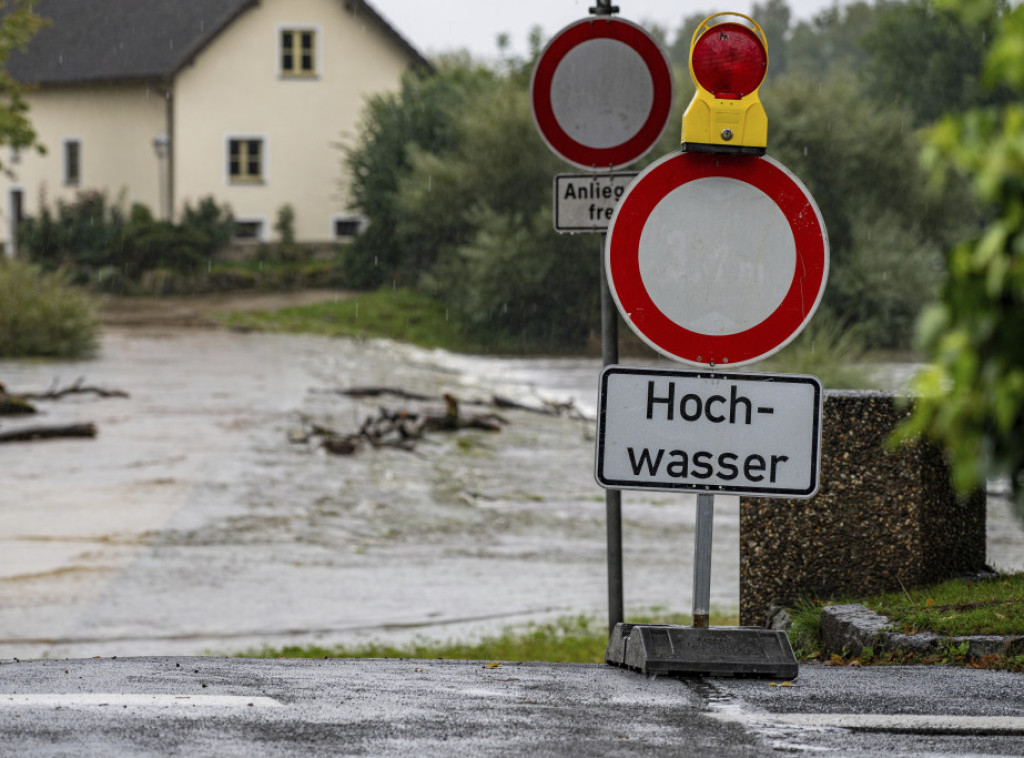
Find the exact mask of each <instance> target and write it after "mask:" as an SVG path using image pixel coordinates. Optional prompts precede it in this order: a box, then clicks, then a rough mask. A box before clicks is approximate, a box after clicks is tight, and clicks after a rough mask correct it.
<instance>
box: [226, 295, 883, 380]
mask: <svg viewBox="0 0 1024 758" xmlns="http://www.w3.org/2000/svg"><path fill="white" fill-rule="evenodd" d="M219 320H220V321H221V322H222V323H223V324H225V325H227V326H230V327H233V328H238V329H251V330H254V331H272V332H290V333H309V334H324V335H328V336H344V337H356V338H362V339H366V338H386V339H393V340H397V341H399V342H409V343H412V344H414V345H419V346H420V347H426V348H444V349H446V350H451V351H453V352H470V353H491V354H495V353H497V354H517V353H524V352H525V353H529V352H541V353H544V352H550V346H547V345H533V344H530V343H529V342H526V343H524V342H523V341H522V340H516V339H512V338H510V337H508V336H501V335H493V336H491V337H489V338H488V339H486V340H483V339H480V338H473V337H472V336H471V335H470V334H469V333H468V332H467V330H466V329H465V328H464V326H463V325H462V322H461V321H460V320H459V318H458V316H457V315H456V314H454V313H451V312H449V310H448V309H447V308H445V307H444V306H443V305H442V304H440V303H438V302H437V301H436V300H434V299H432V298H430V297H428V296H426V295H423V294H420V293H417V292H414V291H413V290H410V289H382V290H377V291H375V292H365V293H361V294H358V295H355V296H352V297H349V298H346V299H344V300H339V301H337V302H334V303H322V304H319V305H309V306H299V307H295V308H285V309H282V310H278V311H252V312H247V313H233V314H225V315H223V316H221V317H219ZM619 342H620V352H621V353H622V354H624V355H631V356H637V355H639V356H642V357H644V358H651V357H658V356H657V354H656V353H654V352H653V351H652V350H651V349H650V348H648V347H647V346H646V345H643V344H642V343H641V342H640V341H639V339H638V338H636V337H635V336H634V335H633V333H632V332H631V331H630V330H629V328H628V327H626V326H625V324H622V323H620V325H619ZM590 348H591V349H592V350H593V348H594V346H590ZM586 349H587V346H586V345H581V346H580V349H579V350H572V349H568V350H566V349H563V350H561V351H558V352H561V353H579V352H583V351H585V350H586ZM865 362H866V349H865V346H864V343H863V341H862V340H861V339H860V337H859V336H858V335H857V332H856V331H855V330H851V329H847V328H844V327H842V326H841V325H840V324H839V323H838V322H837V321H836V320H835V319H834V318H831V317H829V316H828V315H827V314H823V315H820V316H819V317H818V319H817V320H816V321H814V322H812V323H811V324H810V325H809V326H808V328H807V329H806V330H804V332H803V333H802V334H801V335H800V336H799V337H797V338H796V340H794V342H793V343H792V344H791V345H789V346H787V347H786V348H784V349H783V350H782V351H780V352H779V353H778V354H776V355H775V356H772V358H770V359H769V360H768V361H766V362H765V363H764V364H763V366H759V367H758V370H759V371H772V372H785V373H796V374H813V375H815V376H817V377H818V378H819V379H821V381H822V383H823V384H824V385H825V386H826V387H829V388H833V389H863V388H867V387H871V386H872V381H871V376H870V372H869V371H867V370H866V369H865V368H864V364H865Z"/></svg>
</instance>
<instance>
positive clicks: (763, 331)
mask: <svg viewBox="0 0 1024 758" xmlns="http://www.w3.org/2000/svg"><path fill="white" fill-rule="evenodd" d="M828 253H829V248H828V234H827V232H826V230H825V223H824V221H823V220H822V217H821V212H820V211H819V210H818V206H817V204H815V202H814V198H813V197H811V194H810V193H809V192H808V191H807V188H806V187H804V186H803V184H802V183H801V182H800V180H799V179H797V178H796V177H795V176H794V175H793V174H792V173H790V172H789V171H788V170H787V169H786V168H785V167H784V166H782V164H780V163H778V162H777V161H774V160H772V159H771V158H764V157H756V156H750V155H715V154H709V153H693V152H680V153H673V154H671V155H668V156H666V157H664V158H662V159H661V160H659V161H657V162H655V163H653V164H651V165H650V166H648V167H647V169H645V170H644V171H643V172H641V174H640V175H639V176H638V177H637V178H636V180H635V181H634V182H633V183H632V184H631V185H630V186H629V188H628V189H627V190H626V193H625V194H624V195H623V197H622V200H621V201H620V202H619V205H618V206H617V208H616V210H615V213H614V214H613V216H612V220H611V224H610V226H609V229H608V237H607V242H606V247H605V266H606V271H607V274H608V285H609V288H610V289H611V292H612V295H613V297H614V299H615V302H616V305H617V306H618V308H619V312H620V313H621V314H622V317H623V318H624V319H625V321H626V323H627V324H629V326H630V328H632V329H633V331H634V332H636V333H637V335H638V336H639V337H640V338H641V339H642V340H644V341H645V342H646V343H647V344H648V345H650V346H651V347H653V348H654V349H655V350H658V351H659V352H661V353H663V354H665V355H667V356H669V357H670V358H674V359H676V360H679V361H682V362H683V363H689V364H693V365H700V366H738V365H743V364H746V363H752V362H754V361H757V360H760V359H762V358H765V357H767V356H769V355H772V354H773V353H775V352H777V351H778V350H780V349H782V348H783V347H784V346H785V345H787V344H788V343H789V342H790V341H791V340H792V339H793V338H794V337H796V335H797V334H799V333H800V331H801V330H803V328H804V327H805V326H806V325H807V323H808V322H809V321H810V320H811V317H812V316H813V315H814V312H815V310H817V308H818V304H819V303H820V302H821V298H822V295H823V294H824V292H825V283H826V280H827V278H828V258H829V256H828Z"/></svg>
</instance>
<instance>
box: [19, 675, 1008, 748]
mask: <svg viewBox="0 0 1024 758" xmlns="http://www.w3.org/2000/svg"><path fill="white" fill-rule="evenodd" d="M794 753H795V754H801V753H814V754H824V755H844V756H881V755H887V756H888V755H922V756H923V755H927V756H947V755H948V756H954V755H955V756H962V755H1021V754H1022V753H1024V676H1021V675H1019V674H1009V673H1005V672H993V671H975V670H968V669H956V668H943V667H917V668H910V667H888V668H886V667H873V668H860V669H857V668H838V667H837V668H832V667H828V666H823V665H818V664H810V665H809V664H804V665H803V666H802V667H801V672H800V676H799V678H798V679H797V680H796V681H795V682H793V683H792V684H791V686H783V683H780V682H770V681H767V680H763V679H749V680H747V679H735V680H734V679H693V680H676V679H666V678H660V679H650V678H647V677H644V676H641V675H639V674H635V673H632V672H629V671H625V670H622V669H616V668H611V667H607V666H601V665H582V664H545V663H524V664H515V663H502V664H497V663H488V662H484V661H435V660H430V661H423V660H384V661H380V660H376V661H374V660H254V659H223V658H129V659H120V660H118V659H94V660H66V661H60V660H36V661H26V662H13V661H11V660H10V659H8V660H6V661H4V662H3V664H2V665H0V755H32V756H71V755H74V756H122V755H160V756H185V755H188V756H234V755H239V756H241V755H245V756H252V755H260V756H300V755H301V756H327V755H473V756H477V755H572V756H589V755H594V756H597V755H600V756H609V755H659V756H665V755H687V756H691V755H707V756H762V755H791V754H794Z"/></svg>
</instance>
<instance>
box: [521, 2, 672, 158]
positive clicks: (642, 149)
mask: <svg viewBox="0 0 1024 758" xmlns="http://www.w3.org/2000/svg"><path fill="white" fill-rule="evenodd" d="M595 39H611V40H616V41H618V42H622V43H623V44H625V45H628V46H629V47H630V48H631V49H632V50H633V51H634V52H636V53H637V54H638V55H639V56H640V57H641V58H642V59H643V61H644V63H645V64H646V65H647V71H648V73H649V74H650V75H651V82H652V85H653V93H654V99H653V101H652V103H651V112H650V114H649V115H648V117H647V120H646V121H645V122H644V124H643V126H641V127H640V130H639V131H637V133H636V134H634V135H633V136H632V137H631V138H630V139H628V140H626V141H625V142H623V143H621V144H619V145H615V146H613V147H604V148H600V147H591V146H588V145H584V144H583V143H581V142H577V141H576V140H574V139H573V138H572V137H570V136H569V135H568V134H567V133H566V132H565V130H564V129H562V127H561V126H560V125H559V123H558V119H557V118H555V111H554V108H553V106H552V104H551V83H552V81H553V80H554V76H555V71H556V70H557V69H558V65H559V64H560V63H561V62H562V59H563V58H565V56H566V55H568V54H569V52H570V51H571V50H573V49H574V48H575V47H576V46H577V45H580V44H582V43H584V42H589V41H590V40H595ZM530 100H531V103H532V105H533V118H534V121H535V122H536V124H537V129H538V130H539V131H540V133H541V136H542V137H543V138H544V141H545V142H547V144H548V147H550V148H551V149H552V151H554V152H555V153H556V154H558V155H559V156H561V157H562V158H563V159H564V160H566V161H568V162H569V163H572V164H575V165H577V166H579V167H581V168H586V169H592V170H595V169H600V170H615V169H617V168H620V167H622V166H626V165H628V164H630V163H632V162H633V161H635V160H637V159H638V158H640V157H641V156H643V155H644V154H645V153H647V151H649V150H650V149H651V148H652V147H654V144H655V143H656V142H657V141H658V137H660V136H661V133H662V131H664V129H665V125H666V124H667V123H668V118H669V116H670V115H671V111H672V71H671V69H670V68H669V65H668V62H667V61H666V60H665V56H664V54H663V53H662V52H661V48H659V47H658V44H657V43H656V42H655V41H654V40H653V39H652V38H651V37H650V35H648V34H647V32H646V31H644V30H643V29H641V28H640V27H639V26H636V25H634V24H632V23H630V22H629V21H624V20H623V19H618V18H604V19H582V20H580V21H577V22H576V23H575V24H570V25H569V26H567V27H566V28H565V29H563V30H562V31H561V32H559V33H558V34H557V35H555V37H554V39H552V40H551V41H550V42H549V43H548V45H547V47H546V48H544V52H543V53H541V56H540V59H539V60H538V61H537V65H536V67H535V68H534V70H533V77H532V78H531V80H530Z"/></svg>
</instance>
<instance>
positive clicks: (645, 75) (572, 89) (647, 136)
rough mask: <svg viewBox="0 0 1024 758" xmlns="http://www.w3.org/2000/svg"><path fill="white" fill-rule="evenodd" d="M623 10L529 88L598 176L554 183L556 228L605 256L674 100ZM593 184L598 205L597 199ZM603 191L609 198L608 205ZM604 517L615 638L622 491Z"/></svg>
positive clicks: (569, 37) (657, 59)
mask: <svg viewBox="0 0 1024 758" xmlns="http://www.w3.org/2000/svg"><path fill="white" fill-rule="evenodd" d="M618 11H619V9H618V7H617V6H614V5H612V4H611V0H597V5H596V6H594V7H592V8H590V13H591V14H592V16H594V18H584V19H581V20H579V21H576V22H574V23H572V24H570V25H569V26H567V27H565V28H564V29H562V31H560V32H559V33H558V34H556V35H555V36H554V37H553V38H552V39H551V41H550V42H548V44H547V46H546V47H545V48H544V50H543V51H542V52H541V55H540V58H539V59H538V60H537V65H536V67H535V68H534V71H533V76H532V78H531V80H530V103H531V109H532V113H533V119H534V123H535V124H536V126H537V130H538V132H540V135H541V138H542V139H543V140H544V142H545V143H546V144H547V145H548V147H549V148H550V149H551V151H552V152H553V153H555V154H556V155H558V156H559V157H560V158H562V159H563V160H565V161H566V162H568V163H570V164H572V165H574V166H577V167H578V168H581V169H584V170H586V171H591V172H595V173H593V174H591V175H589V177H588V176H587V175H584V176H583V177H581V176H580V175H566V176H559V177H557V178H556V180H555V214H554V217H555V229H556V230H557V231H559V232H570V233H574V232H580V231H589V232H600V233H601V240H600V244H601V250H602V251H603V250H604V248H605V234H604V230H605V229H606V228H607V226H608V221H609V220H610V218H611V215H612V210H613V208H614V205H615V202H617V200H618V197H619V196H620V195H621V191H624V188H625V184H627V183H628V178H627V176H631V175H622V174H616V173H613V172H615V171H616V170H617V169H619V168H621V167H624V166H627V165H629V164H630V163H633V162H634V161H636V160H638V159H639V158H641V157H643V156H644V155H646V154H647V153H648V152H649V151H650V150H651V148H653V147H654V144H655V143H656V142H657V140H658V137H659V136H660V135H661V133H662V132H663V131H664V129H665V125H666V124H667V123H668V118H669V115H670V114H671V109H672V100H673V94H674V86H673V82H672V68H671V66H670V64H669V62H668V59H667V57H666V56H665V54H664V53H663V52H662V50H661V48H660V47H659V46H658V43H657V42H656V41H655V40H654V38H653V37H651V35H649V34H648V33H647V32H646V31H644V30H643V29H642V28H640V27H639V26H637V25H635V24H633V23H631V22H629V21H625V20H623V19H620V18H615V17H614V15H613V14H615V13H618ZM597 172H600V173H597ZM574 182H575V183H582V186H583V187H585V188H586V194H587V195H588V197H587V198H586V200H585V201H584V202H582V203H581V202H579V200H580V198H579V195H580V194H581V193H579V192H577V191H576V186H579V185H578V184H574ZM591 183H592V184H594V185H596V186H597V190H596V193H597V194H598V197H593V196H592V193H593V192H594V190H592V189H591V187H590V185H591ZM569 188H572V191H571V194H572V195H573V197H571V198H570V197H568V195H569V194H570V190H569ZM606 190H607V191H608V192H609V193H610V194H611V195H612V196H611V197H604V193H605V191H606ZM560 198H561V199H562V200H564V201H565V203H564V204H563V203H562V202H560ZM570 200H571V201H574V202H569V201H570ZM563 211H564V212H563ZM563 221H564V223H563ZM601 345H602V359H603V363H604V365H606V366H608V365H612V364H614V363H617V362H618V359H619V358H618V325H617V321H616V317H615V306H614V303H613V301H612V297H611V294H610V293H609V291H608V287H607V283H606V280H605V269H604V266H603V265H602V267H601ZM605 510H606V520H607V531H608V535H607V536H608V619H609V630H611V629H612V628H614V627H615V625H616V624H618V623H620V622H621V621H622V619H623V615H624V611H623V606H624V603H623V590H622V587H623V582H622V493H621V492H620V491H619V490H614V489H609V490H608V491H607V492H606V493H605Z"/></svg>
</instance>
